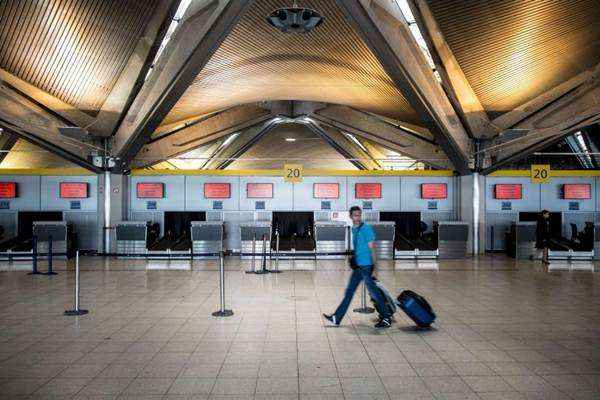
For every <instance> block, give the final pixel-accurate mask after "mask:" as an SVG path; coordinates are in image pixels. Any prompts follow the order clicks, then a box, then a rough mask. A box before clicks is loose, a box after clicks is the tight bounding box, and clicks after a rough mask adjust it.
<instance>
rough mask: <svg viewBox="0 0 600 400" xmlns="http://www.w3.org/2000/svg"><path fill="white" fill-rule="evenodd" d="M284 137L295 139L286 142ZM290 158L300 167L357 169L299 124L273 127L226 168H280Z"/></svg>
mask: <svg viewBox="0 0 600 400" xmlns="http://www.w3.org/2000/svg"><path fill="white" fill-rule="evenodd" d="M286 138H293V139H295V141H294V142H288V141H286ZM307 154H310V158H307V157H306V155H307ZM286 160H287V161H286ZM294 160H296V161H298V160H301V161H300V162H301V163H302V165H303V166H304V168H322V167H323V166H324V165H326V166H327V167H328V168H333V169H346V170H356V169H357V168H356V167H355V166H354V165H353V164H352V163H351V162H350V161H348V160H346V159H345V158H344V157H343V156H341V155H340V154H339V153H338V152H337V151H335V150H334V149H333V147H331V146H330V145H329V144H327V143H326V142H325V141H324V140H323V139H322V138H320V137H319V136H317V135H316V134H315V133H314V132H312V131H311V130H310V129H308V128H307V127H306V126H304V125H299V124H283V125H279V126H277V127H275V128H274V129H273V130H271V131H270V132H269V133H267V134H266V135H265V136H264V137H263V138H262V139H261V140H260V141H259V142H258V143H256V144H254V145H253V146H252V147H250V148H249V149H248V150H247V151H246V152H245V153H244V154H243V155H242V156H241V157H240V159H238V160H236V161H234V162H232V163H231V164H230V165H229V166H228V167H227V169H282V168H283V164H285V163H286V162H294Z"/></svg>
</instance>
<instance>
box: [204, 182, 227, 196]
mask: <svg viewBox="0 0 600 400" xmlns="http://www.w3.org/2000/svg"><path fill="white" fill-rule="evenodd" d="M230 197H231V184H230V183H205V184H204V198H205V199H228V198H230Z"/></svg>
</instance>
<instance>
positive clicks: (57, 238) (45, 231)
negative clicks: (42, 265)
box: [33, 221, 69, 257]
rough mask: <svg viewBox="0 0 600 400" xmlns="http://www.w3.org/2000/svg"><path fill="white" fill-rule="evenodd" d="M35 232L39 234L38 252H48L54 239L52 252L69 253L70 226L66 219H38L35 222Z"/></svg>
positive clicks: (64, 254)
mask: <svg viewBox="0 0 600 400" xmlns="http://www.w3.org/2000/svg"><path fill="white" fill-rule="evenodd" d="M33 234H34V235H35V236H37V251H38V253H48V251H49V243H50V239H52V254H60V255H61V256H65V257H66V255H67V249H68V248H69V243H68V237H69V235H68V226H67V223H66V222H65V221H37V222H34V223H33Z"/></svg>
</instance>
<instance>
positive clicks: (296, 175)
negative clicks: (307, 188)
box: [283, 164, 304, 183]
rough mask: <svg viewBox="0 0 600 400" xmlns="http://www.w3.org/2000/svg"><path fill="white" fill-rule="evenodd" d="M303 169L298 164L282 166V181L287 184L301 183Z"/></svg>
mask: <svg viewBox="0 0 600 400" xmlns="http://www.w3.org/2000/svg"><path fill="white" fill-rule="evenodd" d="M303 173H304V167H303V166H302V165H300V164H285V165H284V166H283V180H284V181H285V182H288V183H298V182H302V175H303Z"/></svg>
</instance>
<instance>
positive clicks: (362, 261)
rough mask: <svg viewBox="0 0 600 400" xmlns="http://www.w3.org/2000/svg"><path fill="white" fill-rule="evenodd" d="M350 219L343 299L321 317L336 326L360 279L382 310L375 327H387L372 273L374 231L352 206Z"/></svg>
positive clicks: (390, 322) (359, 210) (360, 212)
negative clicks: (349, 270)
mask: <svg viewBox="0 0 600 400" xmlns="http://www.w3.org/2000/svg"><path fill="white" fill-rule="evenodd" d="M350 218H351V219H352V225H353V226H352V244H353V247H354V255H353V261H352V262H351V266H352V275H351V276H350V280H349V281H348V286H347V287H346V292H345V293H344V299H343V300H342V302H341V303H340V305H339V306H338V308H337V310H336V311H335V313H334V314H323V317H324V318H326V319H327V320H329V321H330V322H331V323H333V324H334V325H336V326H338V325H340V323H341V322H342V319H343V318H344V316H345V315H346V312H347V311H348V307H349V306H350V303H351V302H352V297H354V293H355V292H356V289H357V288H358V285H359V284H360V282H361V281H364V283H365V286H366V287H367V290H368V291H369V294H370V295H371V297H372V298H373V300H374V301H375V303H376V304H377V309H378V310H384V312H385V314H382V315H381V318H380V320H379V321H378V322H377V324H375V327H376V328H388V327H389V326H391V325H392V320H391V317H392V316H391V315H388V311H387V310H388V307H386V306H385V303H384V299H383V297H382V296H381V292H380V291H379V290H377V286H376V284H375V281H374V280H373V274H374V273H375V269H376V266H375V261H376V260H375V232H374V231H373V228H372V227H371V226H369V225H367V224H365V223H363V222H362V210H361V209H360V207H357V206H354V207H352V208H350Z"/></svg>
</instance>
